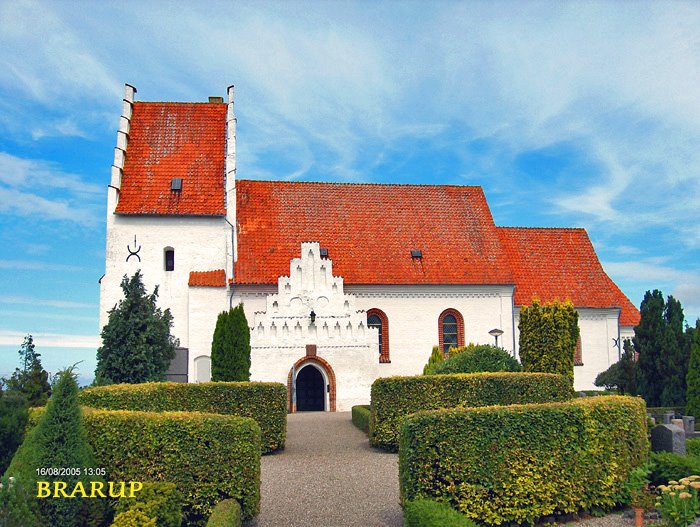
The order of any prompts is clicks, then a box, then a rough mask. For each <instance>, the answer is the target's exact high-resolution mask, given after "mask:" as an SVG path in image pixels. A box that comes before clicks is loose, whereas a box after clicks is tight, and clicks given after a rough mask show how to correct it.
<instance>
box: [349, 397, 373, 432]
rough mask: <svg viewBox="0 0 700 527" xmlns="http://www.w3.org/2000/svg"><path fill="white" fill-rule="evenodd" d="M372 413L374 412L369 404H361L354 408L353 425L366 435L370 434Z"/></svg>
mask: <svg viewBox="0 0 700 527" xmlns="http://www.w3.org/2000/svg"><path fill="white" fill-rule="evenodd" d="M371 412H372V410H371V409H370V406H369V405H368V404H360V405H357V406H353V407H352V424H354V425H355V426H356V427H357V428H359V429H360V430H362V431H363V432H364V433H365V434H367V433H369V418H370V415H371Z"/></svg>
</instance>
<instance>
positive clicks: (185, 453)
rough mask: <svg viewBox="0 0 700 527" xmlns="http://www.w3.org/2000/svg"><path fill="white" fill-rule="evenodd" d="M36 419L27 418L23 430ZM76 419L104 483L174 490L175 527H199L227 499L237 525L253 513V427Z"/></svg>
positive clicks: (128, 416) (105, 416) (118, 414)
mask: <svg viewBox="0 0 700 527" xmlns="http://www.w3.org/2000/svg"><path fill="white" fill-rule="evenodd" d="M43 411H44V408H36V409H32V410H31V411H30V414H29V427H31V426H33V425H34V424H36V422H37V421H38V419H39V418H40V417H41V414H42V413H43ZM82 412H83V418H84V421H85V428H86V429H87V434H88V442H89V443H90V445H91V446H92V449H93V450H94V453H95V458H96V460H97V464H98V466H99V467H104V468H106V469H107V479H108V480H109V481H141V482H146V481H167V482H171V483H174V484H175V486H176V488H177V490H178V491H179V493H180V495H181V496H182V503H183V507H182V509H183V525H187V526H190V525H200V526H201V525H205V524H206V522H207V518H208V517H209V515H210V514H211V511H212V508H213V507H214V505H215V504H216V503H218V502H219V501H221V500H223V499H228V498H235V499H236V500H238V501H239V502H240V503H241V508H242V512H243V517H244V519H246V520H249V519H251V518H252V517H253V516H255V515H256V514H257V513H258V510H259V507H260V427H259V426H258V424H257V423H256V422H255V421H254V420H253V419H250V418H247V417H238V416H233V415H220V414H207V413H199V412H130V411H125V410H96V409H93V408H86V407H83V409H82ZM141 512H143V511H141ZM128 517H131V516H128Z"/></svg>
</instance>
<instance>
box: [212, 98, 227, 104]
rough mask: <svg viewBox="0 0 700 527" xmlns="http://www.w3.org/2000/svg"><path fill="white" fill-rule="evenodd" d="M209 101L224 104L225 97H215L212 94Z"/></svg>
mask: <svg viewBox="0 0 700 527" xmlns="http://www.w3.org/2000/svg"><path fill="white" fill-rule="evenodd" d="M209 102H213V103H218V104H223V103H224V98H223V97H213V96H210V97H209Z"/></svg>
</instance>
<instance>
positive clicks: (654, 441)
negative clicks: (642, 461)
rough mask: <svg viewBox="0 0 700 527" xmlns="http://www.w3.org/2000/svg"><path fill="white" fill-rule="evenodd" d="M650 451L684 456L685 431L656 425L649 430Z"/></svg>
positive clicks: (670, 426) (672, 426) (671, 426)
mask: <svg viewBox="0 0 700 527" xmlns="http://www.w3.org/2000/svg"><path fill="white" fill-rule="evenodd" d="M651 449H652V450H653V451H654V452H673V453H674V454H680V455H682V456H684V455H685V430H683V429H682V428H680V427H678V426H676V425H657V426H655V427H654V428H652V429H651Z"/></svg>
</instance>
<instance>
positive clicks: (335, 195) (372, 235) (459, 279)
mask: <svg viewBox="0 0 700 527" xmlns="http://www.w3.org/2000/svg"><path fill="white" fill-rule="evenodd" d="M236 203H237V205H236V214H237V223H238V261H237V262H236V266H235V270H234V277H235V281H236V283H237V284H251V283H266V284H276V283H277V278H278V277H279V276H281V275H288V274H289V261H290V259H292V258H298V257H299V249H300V244H301V242H303V241H317V242H320V245H321V247H325V248H327V249H328V250H329V258H331V260H332V261H333V272H334V274H335V275H337V276H342V277H343V278H344V279H345V283H346V284H512V283H513V278H512V275H511V272H510V267H509V264H508V262H507V261H505V260H504V259H503V258H502V257H501V251H500V243H499V238H498V233H497V231H496V227H495V226H494V223H493V219H492V217H491V212H490V210H489V207H488V205H487V203H486V198H485V197H484V193H483V191H482V189H481V187H463V186H431V185H376V184H371V185H370V184H340V183H299V182H284V181H246V180H239V181H237V182H236ZM411 249H420V250H421V251H422V252H423V258H422V259H412V258H411Z"/></svg>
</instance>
